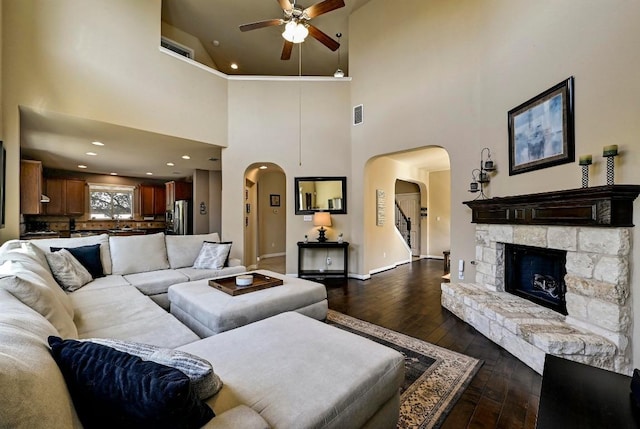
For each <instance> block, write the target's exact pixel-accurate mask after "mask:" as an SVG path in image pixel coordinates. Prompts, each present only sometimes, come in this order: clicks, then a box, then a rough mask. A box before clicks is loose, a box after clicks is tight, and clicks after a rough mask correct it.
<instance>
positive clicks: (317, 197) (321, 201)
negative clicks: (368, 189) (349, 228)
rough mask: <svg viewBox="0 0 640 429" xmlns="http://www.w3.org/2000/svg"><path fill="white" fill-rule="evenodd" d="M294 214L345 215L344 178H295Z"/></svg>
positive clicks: (345, 189) (345, 194)
mask: <svg viewBox="0 0 640 429" xmlns="http://www.w3.org/2000/svg"><path fill="white" fill-rule="evenodd" d="M294 189H295V190H296V198H295V200H296V214H297V215H299V214H313V213H315V212H319V211H323V212H329V213H333V214H346V213H347V178H346V177H296V178H295V188H294Z"/></svg>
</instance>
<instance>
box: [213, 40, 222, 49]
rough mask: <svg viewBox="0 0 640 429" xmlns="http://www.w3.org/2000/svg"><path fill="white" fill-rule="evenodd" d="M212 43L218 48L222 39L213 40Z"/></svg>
mask: <svg viewBox="0 0 640 429" xmlns="http://www.w3.org/2000/svg"><path fill="white" fill-rule="evenodd" d="M211 44H212V45H213V46H215V47H216V48H217V47H218V46H220V41H219V40H212V41H211Z"/></svg>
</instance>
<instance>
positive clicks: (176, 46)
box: [160, 36, 194, 59]
mask: <svg viewBox="0 0 640 429" xmlns="http://www.w3.org/2000/svg"><path fill="white" fill-rule="evenodd" d="M160 46H162V47H163V48H165V49H168V50H170V51H173V52H175V53H176V54H178V55H182V56H183V57H187V58H190V59H193V58H194V54H193V49H191V48H190V47H188V46H185V45H182V44H180V43H178V42H176V41H175V40H171V39H168V38H166V37H164V36H162V37H160Z"/></svg>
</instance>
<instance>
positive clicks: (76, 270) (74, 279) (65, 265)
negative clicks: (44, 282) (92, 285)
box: [46, 249, 93, 292]
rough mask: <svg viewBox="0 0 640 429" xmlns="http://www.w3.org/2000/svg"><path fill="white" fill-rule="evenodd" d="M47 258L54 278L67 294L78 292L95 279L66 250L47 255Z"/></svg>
mask: <svg viewBox="0 0 640 429" xmlns="http://www.w3.org/2000/svg"><path fill="white" fill-rule="evenodd" d="M46 256H47V261H48V262H49V267H51V272H52V273H53V277H55V278H56V281H57V282H58V284H59V285H60V287H62V289H64V290H66V291H67V292H73V291H75V290H78V289H80V288H81V287H82V286H84V285H86V284H87V283H89V282H90V281H91V280H92V279H93V278H92V277H91V274H90V273H89V271H87V269H86V268H85V267H83V266H82V264H81V263H80V262H78V260H77V259H76V258H74V257H73V255H72V254H71V253H70V252H69V251H68V250H66V249H62V250H59V251H57V252H53V253H47V255H46Z"/></svg>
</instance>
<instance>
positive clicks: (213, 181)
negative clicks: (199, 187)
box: [209, 171, 225, 240]
mask: <svg viewBox="0 0 640 429" xmlns="http://www.w3.org/2000/svg"><path fill="white" fill-rule="evenodd" d="M209 232H217V233H218V234H219V235H220V238H221V239H222V240H224V239H225V238H224V234H223V232H224V231H222V172H220V171H210V172H209Z"/></svg>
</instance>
